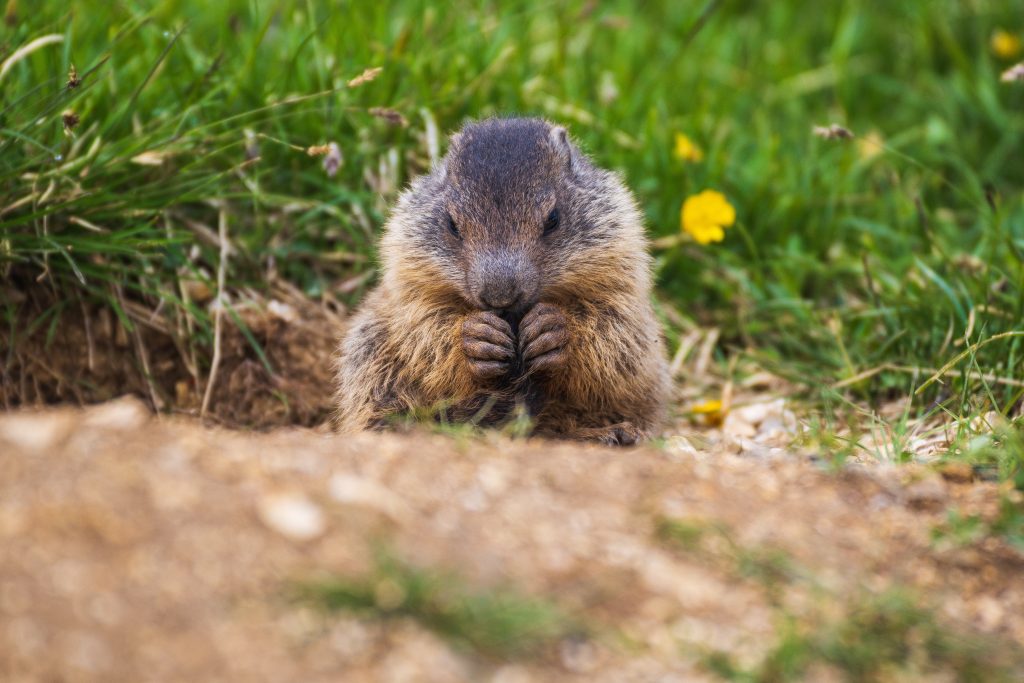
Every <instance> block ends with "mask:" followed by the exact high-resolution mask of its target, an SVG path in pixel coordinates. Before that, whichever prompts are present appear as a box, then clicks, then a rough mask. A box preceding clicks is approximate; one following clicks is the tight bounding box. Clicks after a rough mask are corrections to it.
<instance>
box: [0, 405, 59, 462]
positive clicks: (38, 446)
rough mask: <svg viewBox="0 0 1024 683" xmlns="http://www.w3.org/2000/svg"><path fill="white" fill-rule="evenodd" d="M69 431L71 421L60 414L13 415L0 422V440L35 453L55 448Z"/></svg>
mask: <svg viewBox="0 0 1024 683" xmlns="http://www.w3.org/2000/svg"><path fill="white" fill-rule="evenodd" d="M70 431H71V420H70V419H68V418H67V416H65V415H62V414H60V413H30V412H24V413H14V414H10V415H7V416H5V417H4V418H3V419H2V420H0V440H2V441H7V442H8V443H10V444H12V445H13V446H14V447H15V448H18V449H21V450H23V451H29V452H35V453H39V452H42V451H45V450H48V449H50V448H52V447H54V446H56V445H57V444H58V443H59V442H60V441H62V440H63V439H64V437H66V436H67V434H68V432H70Z"/></svg>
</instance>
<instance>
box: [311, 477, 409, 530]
mask: <svg viewBox="0 0 1024 683" xmlns="http://www.w3.org/2000/svg"><path fill="white" fill-rule="evenodd" d="M328 490H329V491H330V494H331V498H333V499H334V500H336V501H337V502H339V503H343V504H345V505H355V506H357V507H365V508H370V509H372V510H376V511H378V512H382V513H384V514H385V515H387V516H388V517H390V518H391V519H392V520H393V521H395V522H402V521H404V520H406V519H409V518H410V517H411V516H412V511H411V510H410V509H409V506H408V505H406V503H405V501H403V500H402V499H401V498H399V497H398V496H397V495H395V494H394V493H393V492H392V491H390V490H389V489H386V488H384V487H383V486H381V485H380V484H378V483H377V482H375V481H371V480H369V479H366V478H364V477H359V476H356V475H353V474H335V475H334V476H333V477H331V481H330V484H328Z"/></svg>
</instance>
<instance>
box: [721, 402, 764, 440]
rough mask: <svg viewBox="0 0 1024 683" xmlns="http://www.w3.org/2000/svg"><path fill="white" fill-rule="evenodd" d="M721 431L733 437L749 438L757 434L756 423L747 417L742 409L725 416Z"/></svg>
mask: <svg viewBox="0 0 1024 683" xmlns="http://www.w3.org/2000/svg"><path fill="white" fill-rule="evenodd" d="M744 410H745V409H744ZM722 432H723V433H724V434H726V435H727V436H731V437H733V438H737V439H739V438H746V439H749V438H752V437H754V436H756V435H757V424H756V423H755V422H754V421H752V420H750V419H748V418H747V417H746V415H745V414H744V412H743V410H737V411H735V412H731V413H729V414H728V415H726V416H725V421H724V422H723V423H722Z"/></svg>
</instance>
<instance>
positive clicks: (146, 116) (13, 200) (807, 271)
mask: <svg viewBox="0 0 1024 683" xmlns="http://www.w3.org/2000/svg"><path fill="white" fill-rule="evenodd" d="M997 30H1005V31H1008V32H1010V33H1011V34H1016V35H1017V36H1018V37H1020V36H1021V35H1022V34H1024V15H1022V13H1021V7H1020V5H1019V3H1018V2H1016V1H1015V0H1006V1H1001V2H999V1H994V0H993V1H985V0H974V1H971V2H964V1H963V0H915V1H907V2H890V1H888V0H847V1H845V2H824V3H814V4H813V5H812V4H807V3H791V2H767V1H766V2H744V1H739V0H724V1H721V2H716V1H711V2H675V1H671V0H661V1H652V2H643V3H636V2H631V1H609V2H578V1H574V2H558V3H547V2H507V3H505V2H502V3H498V2H490V3H487V2H454V3H438V2H424V1H422V0H402V1H400V2H391V3H375V2H345V3H315V2H287V1H280V2H257V1H252V2H243V1H240V0H227V1H223V2H203V3H201V2H195V1H193V0H177V1H174V0H171V1H167V2H161V3H152V4H150V3H140V2H130V1H125V2H113V3H99V2H71V3H65V2H55V1H52V0H46V1H42V2H27V1H25V0H8V2H7V5H6V16H5V23H3V25H2V26H0V62H4V61H5V60H9V59H10V58H11V56H12V55H14V54H15V51H16V50H18V49H19V48H21V47H23V46H25V45H26V44H28V43H30V41H32V40H34V39H37V38H40V37H42V36H45V35H48V34H58V35H59V36H60V39H59V40H58V39H56V38H55V39H54V41H55V42H53V43H52V44H49V45H46V46H44V47H40V48H39V49H37V50H35V51H33V52H32V53H31V54H29V55H28V56H26V57H24V58H23V59H18V60H16V61H15V62H14V63H12V64H9V68H8V69H7V71H6V72H5V73H4V74H3V75H2V76H0V277H2V278H4V279H5V280H6V281H7V282H6V284H4V285H3V286H4V287H5V288H7V289H5V290H4V291H7V292H8V293H9V291H10V289H9V288H10V287H25V286H32V287H49V288H51V289H52V290H53V291H54V293H55V294H56V295H57V296H55V298H54V305H53V306H52V307H51V308H50V309H49V310H47V311H46V312H45V313H43V314H42V315H40V317H39V319H38V320H37V324H39V325H43V324H45V325H51V326H52V325H56V324H58V321H59V319H60V315H61V312H62V311H63V310H64V309H65V308H66V307H67V306H69V305H71V304H70V301H71V300H72V293H73V290H74V289H78V290H84V291H87V292H88V293H89V295H90V296H94V297H97V298H99V299H102V300H104V301H106V302H107V303H108V305H111V306H114V307H117V306H118V302H117V299H116V297H114V296H113V295H112V287H111V285H112V284H119V285H121V286H123V288H124V290H125V292H126V293H127V295H128V296H131V297H134V298H136V299H137V300H139V301H142V302H144V303H145V304H146V305H147V306H149V307H150V308H152V309H154V310H156V309H157V308H158V307H159V306H161V304H162V305H163V308H161V310H166V309H167V307H169V306H180V305H186V304H183V302H182V301H181V299H180V298H179V294H178V292H179V291H180V289H179V287H178V286H177V283H176V280H177V279H178V278H180V277H189V278H201V279H210V278H213V277H214V274H215V273H216V270H217V264H218V258H219V256H218V250H217V247H216V244H215V242H214V241H211V240H208V239H207V240H204V239H202V235H203V229H202V228H201V227H197V226H207V227H209V228H210V229H211V230H213V231H215V230H216V229H217V214H218V209H217V208H216V207H217V206H218V205H222V206H224V207H225V209H226V214H227V216H228V218H229V226H228V229H229V233H230V236H231V239H232V242H233V244H234V246H235V247H236V249H237V253H235V254H233V255H232V259H231V267H230V270H229V272H228V278H229V284H230V285H231V286H233V287H240V286H242V285H254V286H257V287H260V286H265V283H266V282H267V280H268V278H269V277H270V276H271V275H274V276H277V277H284V278H286V279H288V280H290V281H291V282H293V283H295V284H297V285H298V286H300V287H301V288H302V289H304V290H305V291H306V292H307V293H308V294H310V295H311V296H314V297H316V296H320V295H322V294H323V293H325V292H332V291H336V288H337V285H338V283H339V282H348V283H352V282H353V280H352V278H353V277H357V276H360V275H364V274H366V273H368V272H370V269H372V268H373V267H374V239H375V236H376V234H377V233H378V231H379V229H380V226H381V224H382V223H383V221H384V219H385V216H386V209H387V206H388V205H389V203H390V202H391V201H392V200H393V199H394V196H395V193H396V191H397V190H398V189H400V188H401V186H402V185H403V184H404V183H405V182H406V181H408V179H409V178H410V177H411V176H413V175H415V174H417V173H419V172H421V171H422V170H423V169H424V168H426V167H427V165H428V164H429V159H430V146H431V144H433V141H435V140H439V141H440V145H441V151H442V152H443V148H444V135H445V133H446V132H448V131H450V130H452V129H454V128H457V127H458V126H459V125H460V123H461V122H462V121H464V120H466V119H467V118H478V117H483V116H488V115H492V114H510V113H517V114H534V115H542V116H546V117H549V118H551V119H555V120H558V121H560V122H563V123H565V124H566V125H568V126H569V127H570V129H571V131H572V132H573V134H574V135H575V136H576V137H577V139H578V140H579V141H580V142H581V144H582V146H583V147H584V148H585V149H586V150H588V151H589V152H590V153H591V154H592V155H593V156H594V157H595V158H596V160H597V161H598V162H599V163H600V164H602V165H605V166H608V167H612V168H615V169H618V170H620V171H621V172H622V173H623V174H624V175H625V177H626V179H627V181H628V183H629V184H630V186H631V187H632V188H633V189H634V190H635V191H636V193H637V195H638V197H639V199H640V203H641V205H642V206H643V208H644V210H645V212H646V215H647V220H648V226H649V230H650V233H651V235H652V237H655V238H658V237H667V236H674V235H679V234H680V225H679V223H680V221H679V211H680V206H681V204H682V202H683V200H684V199H685V197H686V196H688V195H690V194H693V193H696V192H699V191H701V190H703V189H707V188H712V189H716V190H719V191H721V192H723V193H724V194H725V195H726V196H727V197H728V198H729V200H730V201H731V203H732V204H733V205H734V206H735V207H736V209H737V215H738V220H737V224H736V226H735V227H733V228H732V229H730V230H729V231H728V232H727V236H726V239H725V241H724V242H723V243H721V244H714V245H709V246H699V245H696V244H693V243H692V242H686V241H685V240H683V241H681V243H680V244H677V245H675V246H669V247H666V248H661V249H659V250H658V251H657V252H656V253H657V264H658V281H659V284H660V290H659V297H660V299H661V301H662V310H663V311H665V312H666V323H667V328H668V333H669V336H670V341H671V342H672V343H673V344H675V341H676V340H677V339H678V335H679V334H680V333H681V331H682V330H683V329H684V328H685V327H686V326H687V325H689V324H691V323H692V324H699V325H713V326H717V327H719V328H720V329H721V331H722V336H721V341H720V345H719V353H720V354H721V356H720V357H724V356H725V355H726V354H729V353H731V352H734V351H736V350H744V351H746V352H747V353H749V354H752V355H753V356H755V357H756V358H757V359H758V361H759V362H760V363H762V364H763V365H765V366H767V367H770V368H772V369H775V370H776V371H779V372H784V373H787V374H789V375H791V376H793V377H795V378H797V379H799V380H801V381H802V382H804V383H806V384H807V385H809V386H812V387H817V388H818V389H820V390H823V391H824V392H825V393H830V391H831V390H829V389H828V387H829V386H830V385H833V384H834V383H836V382H841V381H843V380H847V379H850V378H856V377H858V376H859V375H861V373H865V375H870V376H869V377H866V378H865V379H863V380H861V381H855V382H851V383H850V384H849V385H848V386H846V387H845V388H844V390H843V391H845V392H847V393H848V394H849V393H850V392H852V394H853V395H854V397H856V398H883V397H886V396H890V395H906V394H908V393H909V392H911V391H913V390H914V389H915V388H916V387H917V386H919V385H920V384H921V383H922V382H923V381H924V379H925V378H927V377H928V376H929V375H930V374H931V370H930V369H936V368H939V367H942V366H943V365H944V364H945V363H947V361H950V360H952V359H954V358H956V356H957V354H958V353H960V352H962V351H964V350H968V351H969V353H967V354H966V355H965V356H964V358H963V359H962V361H961V362H959V363H958V364H957V365H956V370H958V371H963V372H967V373H968V374H969V377H968V379H967V380H966V381H953V382H952V383H947V384H945V385H944V386H941V387H940V385H938V384H935V385H932V386H931V387H930V388H929V389H928V391H927V392H925V393H924V394H923V397H922V399H921V402H920V404H919V407H920V408H921V409H922V410H923V409H929V408H928V405H929V403H926V401H929V402H930V401H933V400H934V399H936V398H938V399H940V400H941V401H943V402H944V405H945V406H946V407H948V409H950V410H951V411H953V412H955V413H958V414H963V413H973V412H976V411H978V410H982V409H988V408H995V409H997V410H1001V411H1009V410H1011V409H1012V407H1013V406H1014V405H1015V403H1016V402H1017V401H1018V400H1019V399H1020V396H1021V392H1022V390H1021V389H1020V387H1019V386H1018V385H1016V384H1014V380H1018V381H1019V380H1020V379H1022V378H1024V373H1022V372H1021V369H1022V365H1021V362H1022V354H1024V347H1022V345H1024V338H1022V337H1020V336H1014V335H1010V336H1006V337H1001V338H999V339H996V340H995V341H993V342H992V343H990V344H985V343H984V342H985V340H987V339H990V338H991V337H993V336H994V335H996V334H998V333H1003V332H1010V331H1014V330H1017V329H1019V328H1020V327H1021V318H1022V313H1024V297H1022V285H1024V261H1022V254H1024V200H1022V186H1024V161H1022V158H1021V152H1022V146H1021V142H1022V135H1024V113H1022V107H1024V84H1020V83H1001V82H1000V80H999V74H1000V72H1001V71H1003V70H1005V69H1007V68H1008V67H1009V66H1011V65H1012V64H1013V63H1014V61H1016V60H1019V59H1020V58H1022V57H1017V58H1016V60H1015V59H1014V58H1013V57H1012V56H1010V55H1005V56H1004V57H1002V58H1001V57H999V56H998V55H996V54H995V53H994V52H993V49H992V45H991V37H992V35H993V33H994V32H995V31H997ZM72 65H74V67H75V69H76V71H77V78H78V79H79V80H80V84H78V85H77V87H74V88H69V87H68V81H69V77H68V74H69V69H70V68H71V67H72ZM378 66H379V67H382V68H383V71H382V72H381V74H380V75H379V76H378V77H377V78H376V79H375V80H373V81H372V82H369V83H365V84H363V85H361V86H358V87H353V88H350V87H347V85H346V83H347V82H348V81H349V80H350V79H352V78H354V77H355V76H357V75H358V74H360V73H361V72H362V71H363V70H364V69H366V68H369V67H378ZM373 107H384V108H388V109H390V110H394V111H395V112H398V113H399V114H400V115H401V117H402V119H403V122H405V123H407V125H401V122H399V123H398V124H397V125H396V123H395V122H394V120H391V121H389V120H388V118H387V117H386V116H383V117H382V116H380V115H379V112H378V115H374V114H373V113H372V112H370V111H369V109H370V108H373ZM67 112H73V113H74V114H75V116H77V118H78V119H79V121H78V123H77V125H76V126H75V127H74V129H73V130H72V131H70V132H66V131H65V125H64V122H63V118H64V114H65V113H67ZM392 119H394V117H392ZM831 122H839V123H841V124H843V125H845V126H847V127H849V128H850V129H851V130H853V131H854V132H855V133H856V135H857V138H856V139H855V140H852V141H843V140H823V139H819V138H816V137H814V136H812V135H811V129H812V126H814V125H822V124H827V123H831ZM435 131H440V133H436V132H435ZM676 133H684V134H686V135H687V136H689V137H690V138H691V139H692V140H693V141H694V142H696V143H697V144H698V145H699V146H700V147H701V148H703V150H704V152H705V158H704V160H703V161H701V162H699V163H687V162H684V161H682V160H680V159H678V158H676V157H674V156H673V144H674V136H675V134H676ZM866 137H869V138H870V139H871V140H875V141H876V142H870V141H867V142H866V141H865V138H866ZM879 140H880V141H882V143H881V144H882V145H884V146H882V147H879V146H878V143H877V141H879ZM332 141H333V142H336V143H337V145H338V146H339V148H340V150H341V152H342V154H343V157H344V163H343V165H342V166H341V168H340V170H339V172H338V173H337V175H335V176H334V177H329V176H328V174H327V173H325V171H324V170H323V168H322V165H321V164H322V159H321V158H319V157H312V156H310V155H308V154H306V153H305V151H304V150H305V149H306V148H307V147H309V146H312V145H322V144H325V143H328V142H332ZM143 153H145V154H143ZM139 155H143V156H142V157H141V158H140V156H139ZM140 161H148V162H149V163H145V164H144V163H139V162H140ZM222 202H223V204H221V203H222ZM37 279H38V282H37ZM357 282H359V281H358V280H357ZM362 282H363V284H362V285H361V286H360V287H358V288H355V289H354V290H353V291H350V292H348V293H346V294H345V295H344V297H343V298H345V299H346V300H347V302H348V303H355V302H356V301H357V300H358V298H359V296H360V295H361V293H362V292H363V291H365V287H367V286H369V285H370V284H372V282H373V278H372V277H369V278H367V279H366V280H365V281H362ZM211 286H214V285H213V283H211ZM348 289H351V287H349V288H348ZM4 296H5V298H7V299H8V300H7V301H4V302H0V308H2V310H3V311H4V313H5V315H6V320H8V321H12V320H14V317H15V316H14V314H15V311H16V308H17V304H16V303H15V302H14V300H13V298H12V297H7V295H6V294H5V295H4ZM673 310H674V311H675V312H677V313H678V315H676V314H673V313H672V311H673ZM191 312H192V314H193V315H194V316H195V317H196V318H197V320H198V321H199V323H200V325H199V332H198V334H200V335H201V339H202V340H203V341H204V343H209V339H210V329H209V324H208V322H206V320H205V314H204V312H203V311H202V310H201V309H199V308H197V307H194V306H192V307H191ZM880 369H881V370H880ZM972 377H973V379H971V378H972ZM979 378H980V379H979ZM1003 380H1009V381H1003ZM1018 384H1019V382H1018Z"/></svg>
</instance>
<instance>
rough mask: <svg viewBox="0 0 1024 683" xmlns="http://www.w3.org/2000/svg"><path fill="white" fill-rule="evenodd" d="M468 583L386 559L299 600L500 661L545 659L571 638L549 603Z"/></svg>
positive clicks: (320, 584) (305, 592) (308, 590)
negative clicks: (401, 623) (399, 624)
mask: <svg viewBox="0 0 1024 683" xmlns="http://www.w3.org/2000/svg"><path fill="white" fill-rule="evenodd" d="M465 583H466V582H465V580H464V579H463V578H461V577H459V576H456V575H446V574H441V573H438V572H434V571H427V570H421V569H417V568H415V567H411V566H408V565H406V564H403V563H401V562H398V561H396V560H394V559H392V558H388V557H383V556H382V557H381V558H379V560H378V564H377V566H376V567H375V568H374V570H373V571H372V572H371V573H370V574H369V575H368V576H365V577H360V578H356V579H352V578H345V577H337V578H331V579H326V580H318V581H311V582H306V583H303V584H300V585H299V586H298V587H297V589H296V595H297V597H299V598H300V599H301V600H302V601H304V602H307V603H309V604H311V605H313V606H316V607H319V608H322V609H326V610H328V611H348V612H353V613H356V614H363V615H366V616H370V617H374V618H381V619H393V618H399V617H405V618H409V619H413V620H415V621H416V622H418V623H419V624H421V625H422V626H424V627H426V628H429V629H431V630H432V631H435V632H436V633H438V634H439V635H441V636H443V637H445V638H447V639H449V640H451V641H453V642H455V643H456V644H458V645H460V646H464V647H468V648H469V649H470V650H472V651H474V652H477V653H479V654H482V655H485V656H489V657H497V658H501V659H510V658H520V657H532V656H538V655H541V654H543V652H544V651H545V650H546V649H548V648H550V646H551V645H552V644H554V643H555V642H556V641H557V640H558V639H559V638H561V637H563V636H566V635H570V631H571V629H572V623H571V622H570V620H569V619H568V618H567V617H566V616H565V615H564V614H562V613H561V612H560V611H559V610H558V609H557V608H556V607H554V606H553V605H551V604H549V603H547V602H544V601H542V600H538V599H532V598H527V597H525V596H522V595H519V594H517V593H515V592H513V591H511V590H508V589H501V590H490V591H478V592H472V591H470V590H468V589H467V588H466V587H465Z"/></svg>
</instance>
